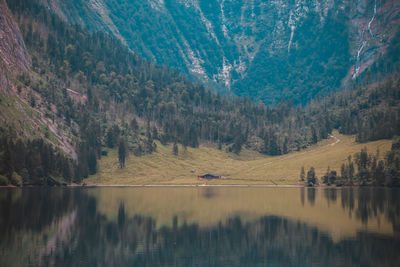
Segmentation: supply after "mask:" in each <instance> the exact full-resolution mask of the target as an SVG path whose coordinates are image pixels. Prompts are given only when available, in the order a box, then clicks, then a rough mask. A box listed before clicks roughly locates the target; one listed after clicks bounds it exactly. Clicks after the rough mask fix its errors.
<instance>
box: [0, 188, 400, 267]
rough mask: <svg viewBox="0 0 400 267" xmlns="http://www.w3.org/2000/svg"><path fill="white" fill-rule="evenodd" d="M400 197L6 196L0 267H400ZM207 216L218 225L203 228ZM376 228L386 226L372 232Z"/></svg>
mask: <svg viewBox="0 0 400 267" xmlns="http://www.w3.org/2000/svg"><path fill="white" fill-rule="evenodd" d="M399 196H400V194H399V191H398V190H393V189H372V188H366V189H353V188H344V189H334V188H332V189H328V190H320V189H314V188H312V189H305V188H295V189H290V190H288V189H275V190H271V189H255V188H240V189H233V188H201V189H200V188H194V189H183V188H175V189H172V188H160V189H138V188H131V189H126V188H104V189H78V188H76V189H57V188H56V189H45V188H28V189H22V190H21V189H2V190H1V191H0V266H30V265H33V266H36V265H42V266H47V265H50V266H225V265H234V266H398V263H399V262H400V254H399V253H398V251H399V249H400V238H399V235H398V233H399V232H398V230H399V228H398V227H399V215H400V199H399ZM305 199H307V202H305ZM105 203H108V204H110V205H109V206H106V205H105ZM241 203H243V206H242V205H241ZM279 203H280V204H279ZM290 204H291V205H292V206H293V209H290V208H289V207H288V206H289V205H290ZM202 205H204V206H202ZM245 206H248V207H247V209H246V210H244V209H245V208H244V207H245ZM207 208H208V209H211V210H212V212H213V213H218V214H217V215H219V216H216V215H215V216H214V217H211V216H210V214H209V213H206V214H205V217H206V218H208V220H205V219H204V217H202V214H204V212H205V210H206V209H207ZM322 209H326V213H322ZM280 210H286V211H281V212H280V213H279V212H278V211H280ZM297 210H299V212H298V213H297ZM178 211H179V212H178ZM302 213H306V214H305V215H306V216H301V214H302ZM329 213H333V214H334V216H335V217H338V216H339V215H338V214H342V218H338V219H337V220H336V221H335V220H334V221H333V226H337V228H335V231H340V232H346V231H348V229H347V230H346V227H349V224H351V225H350V226H351V227H354V228H351V229H352V230H354V229H355V230H354V231H355V232H354V235H351V236H346V235H344V236H343V235H341V237H340V238H335V236H334V235H332V233H331V232H330V231H329V229H330V227H332V225H328V226H327V225H326V223H325V221H324V220H323V219H320V220H319V219H318V217H322V216H325V215H327V214H329ZM314 217H315V218H317V219H315V218H314ZM332 218H333V217H332ZM332 218H331V217H329V219H330V220H331V221H332V220H333V219H332ZM339 219H340V220H343V221H344V222H345V224H341V223H340V220H339ZM375 221H376V222H380V224H381V226H380V227H378V228H373V227H372V228H368V227H366V226H365V225H370V224H371V223H372V222H375ZM358 222H359V223H360V224H361V225H364V226H365V227H364V228H359V226H358V224H357V223H358ZM385 223H386V224H388V225H389V226H390V229H392V231H391V232H388V231H387V229H386V228H385V227H384V224H385Z"/></svg>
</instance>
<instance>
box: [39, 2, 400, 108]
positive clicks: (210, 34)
mask: <svg viewBox="0 0 400 267" xmlns="http://www.w3.org/2000/svg"><path fill="white" fill-rule="evenodd" d="M42 2H43V3H44V4H45V5H46V6H48V7H49V8H51V9H52V10H54V12H56V13H57V14H59V15H60V16H61V17H63V18H64V19H65V20H68V21H70V22H71V23H81V24H84V25H86V26H87V27H88V28H89V29H92V30H103V31H106V32H109V33H111V34H113V35H115V36H116V37H118V38H119V39H121V40H122V41H123V42H125V43H126V44H127V45H128V46H129V47H130V48H131V49H132V50H135V49H136V50H137V51H138V52H139V53H140V54H141V55H143V56H145V57H147V58H149V59H152V60H154V61H155V62H157V63H159V64H165V65H169V66H172V67H176V68H178V69H180V70H181V71H184V72H187V73H189V74H191V75H192V76H195V77H198V78H199V79H201V80H203V81H207V82H211V83H214V84H218V85H220V86H221V87H223V88H225V89H227V90H232V91H234V92H235V93H237V94H239V95H244V96H250V97H252V98H253V99H261V100H263V101H264V102H266V103H273V102H276V101H278V100H281V99H283V98H291V99H293V100H295V101H297V102H305V101H307V100H309V99H310V98H312V97H313V96H315V95H317V94H321V93H325V92H327V91H329V90H332V89H336V88H338V87H340V86H341V85H343V83H345V82H346V81H351V80H352V79H356V78H357V77H358V76H359V75H360V74H361V73H362V72H363V71H365V69H366V68H367V67H368V66H370V65H371V64H372V63H373V62H374V61H375V60H376V59H377V58H378V57H379V56H380V55H382V54H384V53H385V51H386V48H387V46H388V42H389V40H390V38H391V37H392V35H393V32H394V31H395V30H396V29H397V26H398V25H399V19H400V17H399V14H400V1H396V0H352V1H350V0H345V1H338V0H293V1H286V0H272V1H263V0H252V1H248V0H235V1H233V0H211V1H201V0H118V1H117V0H90V1H84V0H73V1H59V0H42Z"/></svg>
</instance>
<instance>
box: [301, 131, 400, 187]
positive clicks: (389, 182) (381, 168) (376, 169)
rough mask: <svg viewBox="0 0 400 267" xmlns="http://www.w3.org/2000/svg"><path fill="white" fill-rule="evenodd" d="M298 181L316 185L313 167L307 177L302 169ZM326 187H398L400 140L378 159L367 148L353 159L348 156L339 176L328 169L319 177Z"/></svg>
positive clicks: (397, 139) (376, 155) (377, 154)
mask: <svg viewBox="0 0 400 267" xmlns="http://www.w3.org/2000/svg"><path fill="white" fill-rule="evenodd" d="M300 180H301V181H306V182H307V184H308V185H310V186H312V185H315V184H317V183H318V177H317V176H316V174H315V169H314V167H311V168H310V169H309V170H308V172H307V175H306V174H305V170H304V167H302V168H301V171H300ZM321 180H322V183H324V184H326V185H337V186H343V185H348V186H352V185H360V186H367V185H370V186H371V185H372V186H391V187H399V186H400V138H399V137H397V138H396V139H395V140H393V143H392V148H391V150H390V151H389V152H387V154H386V155H385V157H384V159H379V151H377V152H376V154H372V153H368V151H367V148H363V149H361V151H360V152H358V153H356V154H355V155H354V156H353V157H352V156H349V157H348V158H347V161H346V162H345V163H343V164H342V166H341V168H340V174H339V172H338V171H336V170H331V169H330V168H329V167H328V169H327V171H326V173H325V175H323V176H322V177H321Z"/></svg>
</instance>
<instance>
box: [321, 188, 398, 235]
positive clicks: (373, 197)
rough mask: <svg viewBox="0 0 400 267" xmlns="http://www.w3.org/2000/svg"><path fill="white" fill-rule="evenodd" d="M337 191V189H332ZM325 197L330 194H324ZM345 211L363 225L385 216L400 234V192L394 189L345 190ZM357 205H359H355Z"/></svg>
mask: <svg viewBox="0 0 400 267" xmlns="http://www.w3.org/2000/svg"><path fill="white" fill-rule="evenodd" d="M331 190H335V189H331ZM324 195H325V197H327V195H329V194H324ZM341 199H342V207H343V209H348V210H349V216H352V215H353V214H354V215H355V216H356V217H357V218H359V219H360V220H361V221H362V222H363V223H367V222H368V219H369V218H375V217H379V216H380V214H385V216H387V219H388V220H389V221H390V222H391V223H392V225H393V230H394V231H395V232H396V234H399V233H400V190H399V189H393V188H358V189H353V188H343V189H342V190H341ZM355 203H357V205H355Z"/></svg>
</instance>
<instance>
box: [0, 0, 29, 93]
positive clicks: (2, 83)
mask: <svg viewBox="0 0 400 267" xmlns="http://www.w3.org/2000/svg"><path fill="white" fill-rule="evenodd" d="M30 64H31V58H30V56H29V54H28V52H27V50H26V48H25V44H24V41H23V38H22V35H21V32H20V30H19V27H18V25H17V23H16V22H15V21H14V19H13V17H12V14H11V12H10V10H9V9H8V7H7V4H6V2H5V0H0V91H3V92H5V91H6V90H7V89H8V87H9V78H8V76H9V72H10V71H12V70H13V69H18V70H23V71H26V70H27V69H28V68H29V66H30Z"/></svg>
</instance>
